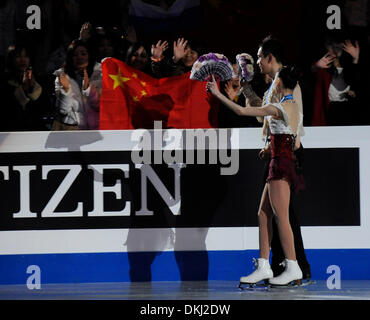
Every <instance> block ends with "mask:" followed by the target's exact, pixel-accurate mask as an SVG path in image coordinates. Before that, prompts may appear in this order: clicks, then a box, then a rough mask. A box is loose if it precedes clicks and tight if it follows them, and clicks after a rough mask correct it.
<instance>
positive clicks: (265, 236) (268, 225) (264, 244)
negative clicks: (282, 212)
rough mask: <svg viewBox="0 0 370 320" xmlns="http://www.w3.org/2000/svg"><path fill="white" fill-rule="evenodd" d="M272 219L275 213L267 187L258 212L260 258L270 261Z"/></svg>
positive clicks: (266, 186)
mask: <svg viewBox="0 0 370 320" xmlns="http://www.w3.org/2000/svg"><path fill="white" fill-rule="evenodd" d="M272 218H273V211H272V207H271V204H270V197H269V188H268V185H267V184H266V185H265V188H264V189H263V193H262V197H261V203H260V208H259V210H258V223H259V249H260V254H259V255H260V258H263V259H266V260H268V259H269V256H270V247H271V240H272Z"/></svg>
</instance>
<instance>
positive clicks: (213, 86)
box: [206, 75, 220, 96]
mask: <svg viewBox="0 0 370 320" xmlns="http://www.w3.org/2000/svg"><path fill="white" fill-rule="evenodd" d="M206 88H207V92H211V93H212V94H213V95H215V96H217V95H218V94H219V93H220V90H219V89H218V85H217V82H216V80H215V77H214V75H212V80H211V81H208V82H207V85H206Z"/></svg>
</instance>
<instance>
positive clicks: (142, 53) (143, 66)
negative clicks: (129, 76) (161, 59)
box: [125, 42, 151, 74]
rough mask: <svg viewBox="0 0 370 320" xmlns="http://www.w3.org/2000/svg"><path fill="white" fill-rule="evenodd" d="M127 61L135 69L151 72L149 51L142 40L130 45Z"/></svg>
mask: <svg viewBox="0 0 370 320" xmlns="http://www.w3.org/2000/svg"><path fill="white" fill-rule="evenodd" d="M125 62H126V63H127V64H128V65H129V66H131V67H133V68H135V69H138V70H140V71H142V72H145V73H147V74H151V69H150V62H149V55H148V51H147V49H146V48H145V44H144V43H142V42H136V43H132V44H130V45H129V47H128V49H127V52H126V57H125Z"/></svg>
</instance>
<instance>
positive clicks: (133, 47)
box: [125, 42, 150, 65]
mask: <svg viewBox="0 0 370 320" xmlns="http://www.w3.org/2000/svg"><path fill="white" fill-rule="evenodd" d="M141 47H143V48H144V49H145V51H146V52H147V53H148V49H147V47H146V45H145V44H144V43H143V42H135V43H132V44H131V45H130V46H129V47H128V49H127V51H126V57H125V62H126V63H127V64H128V65H130V61H131V58H132V56H133V55H134V54H135V52H136V51H137V50H139V49H140V48H141ZM149 52H150V51H149ZM148 58H149V55H148Z"/></svg>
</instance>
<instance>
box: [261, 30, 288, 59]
mask: <svg viewBox="0 0 370 320" xmlns="http://www.w3.org/2000/svg"><path fill="white" fill-rule="evenodd" d="M259 47H260V48H261V50H262V54H263V56H264V57H267V56H268V55H269V54H271V55H273V56H274V57H275V59H276V61H277V62H280V63H282V62H283V60H284V49H283V45H282V43H281V42H280V41H279V40H278V39H276V38H274V37H272V36H268V37H266V38H264V39H263V40H262V42H261V44H260V45H259Z"/></svg>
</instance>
